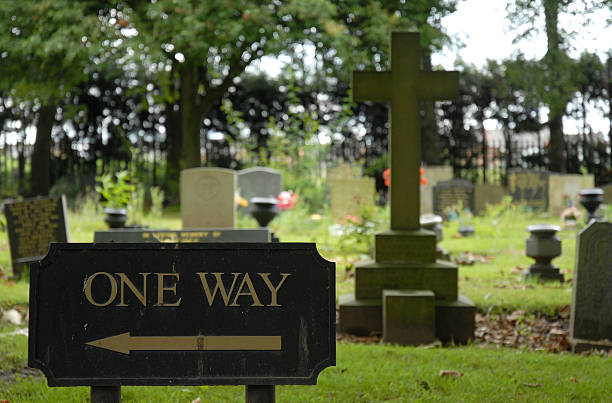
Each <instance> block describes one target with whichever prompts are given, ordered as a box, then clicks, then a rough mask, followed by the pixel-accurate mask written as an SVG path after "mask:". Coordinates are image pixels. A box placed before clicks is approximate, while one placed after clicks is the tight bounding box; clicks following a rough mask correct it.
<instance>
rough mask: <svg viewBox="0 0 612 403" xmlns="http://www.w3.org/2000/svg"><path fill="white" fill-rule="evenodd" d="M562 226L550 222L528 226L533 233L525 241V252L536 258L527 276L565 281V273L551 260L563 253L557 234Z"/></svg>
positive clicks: (528, 229)
mask: <svg viewBox="0 0 612 403" xmlns="http://www.w3.org/2000/svg"><path fill="white" fill-rule="evenodd" d="M560 230H561V228H559V227H558V226H556V225H550V224H534V225H530V226H528V227H527V231H529V233H530V234H531V236H530V237H529V238H527V240H526V241H525V254H526V255H527V256H529V257H530V258H533V259H535V263H534V264H532V265H531V266H529V272H528V273H526V278H536V279H538V280H544V281H560V282H563V281H564V278H563V274H562V273H561V272H560V271H559V268H558V267H557V266H555V265H553V264H551V261H552V260H553V259H554V258H556V257H557V256H560V255H561V240H560V239H559V238H557V236H556V234H557V232H559V231H560Z"/></svg>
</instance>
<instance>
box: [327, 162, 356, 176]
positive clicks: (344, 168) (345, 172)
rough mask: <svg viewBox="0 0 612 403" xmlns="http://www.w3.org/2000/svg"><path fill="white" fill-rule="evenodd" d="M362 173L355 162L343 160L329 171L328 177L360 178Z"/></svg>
mask: <svg viewBox="0 0 612 403" xmlns="http://www.w3.org/2000/svg"><path fill="white" fill-rule="evenodd" d="M360 177H361V173H360V172H359V169H358V168H357V166H356V165H354V164H349V163H346V162H341V163H340V164H338V165H337V166H335V167H333V168H331V169H330V170H329V172H328V173H327V179H328V180H329V179H349V178H353V179H356V178H360Z"/></svg>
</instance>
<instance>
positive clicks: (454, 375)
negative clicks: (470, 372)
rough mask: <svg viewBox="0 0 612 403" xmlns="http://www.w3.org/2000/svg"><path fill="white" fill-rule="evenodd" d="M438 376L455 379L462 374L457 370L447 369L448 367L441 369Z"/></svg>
mask: <svg viewBox="0 0 612 403" xmlns="http://www.w3.org/2000/svg"><path fill="white" fill-rule="evenodd" d="M439 376H441V377H447V378H452V379H457V378H459V377H461V376H463V374H462V373H461V372H459V371H453V370H449V369H441V370H440V374H439Z"/></svg>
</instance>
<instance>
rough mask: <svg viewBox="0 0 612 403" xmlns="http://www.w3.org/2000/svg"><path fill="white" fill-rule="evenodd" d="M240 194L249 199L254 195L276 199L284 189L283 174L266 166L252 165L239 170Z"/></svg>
mask: <svg viewBox="0 0 612 403" xmlns="http://www.w3.org/2000/svg"><path fill="white" fill-rule="evenodd" d="M238 189H239V190H240V196H242V197H243V198H244V199H245V200H247V201H249V200H251V198H252V197H271V198H274V199H276V198H277V197H278V194H279V193H280V192H281V191H282V190H283V175H282V174H281V173H280V171H277V170H276V169H272V168H266V167H252V168H247V169H243V170H242V171H239V172H238Z"/></svg>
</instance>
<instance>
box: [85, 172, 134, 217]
mask: <svg viewBox="0 0 612 403" xmlns="http://www.w3.org/2000/svg"><path fill="white" fill-rule="evenodd" d="M96 182H97V183H98V185H96V191H97V192H98V193H99V194H100V196H101V197H102V205H103V206H104V207H109V208H127V207H128V205H129V203H130V199H131V198H132V193H134V192H135V191H136V186H135V185H134V184H133V183H132V182H131V179H130V174H129V172H128V171H119V172H117V173H114V174H113V173H107V174H103V175H100V176H98V177H96ZM143 200H144V198H143Z"/></svg>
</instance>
